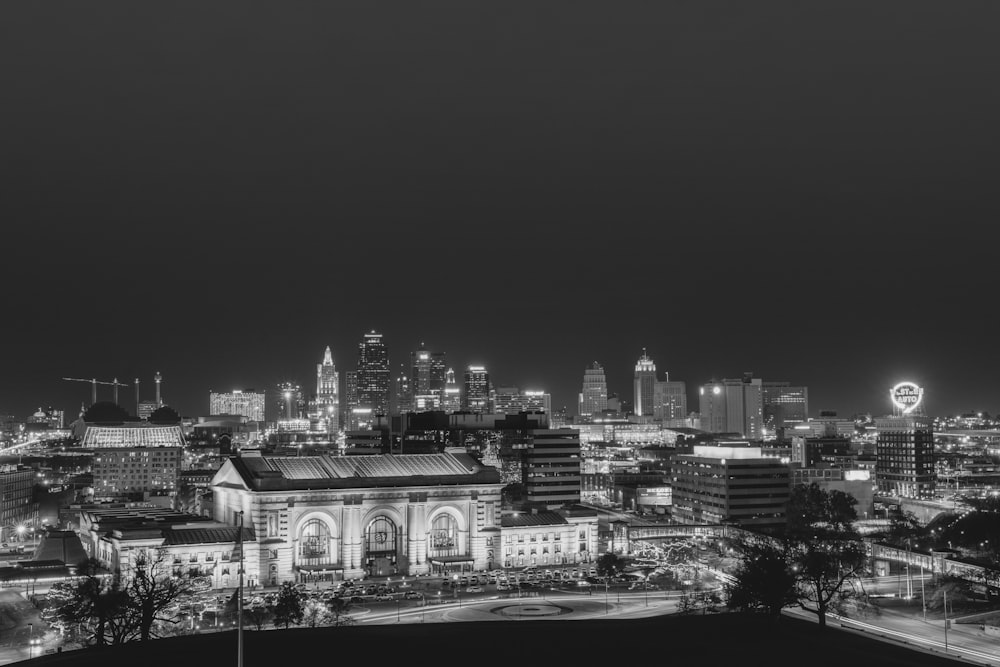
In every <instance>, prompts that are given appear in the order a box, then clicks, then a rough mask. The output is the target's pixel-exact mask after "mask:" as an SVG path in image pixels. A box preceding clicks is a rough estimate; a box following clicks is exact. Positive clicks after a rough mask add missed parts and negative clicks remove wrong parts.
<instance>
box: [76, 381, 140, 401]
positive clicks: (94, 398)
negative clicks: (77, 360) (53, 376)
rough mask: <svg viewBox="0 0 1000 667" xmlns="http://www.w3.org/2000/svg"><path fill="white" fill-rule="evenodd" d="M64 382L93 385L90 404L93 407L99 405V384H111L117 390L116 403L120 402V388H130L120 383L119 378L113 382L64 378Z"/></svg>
mask: <svg viewBox="0 0 1000 667" xmlns="http://www.w3.org/2000/svg"><path fill="white" fill-rule="evenodd" d="M63 380H67V381H69V382H89V383H90V385H91V392H90V404H91V405H93V404H94V403H97V385H99V384H110V385H111V386H113V387H114V388H115V403H117V402H118V387H127V386H128V385H127V384H125V383H124V382H119V381H118V378H115V379H114V380H112V381H111V382H105V381H104V380H97V379H95V378H92V379H90V380H87V379H84V378H63Z"/></svg>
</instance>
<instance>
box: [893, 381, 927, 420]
mask: <svg viewBox="0 0 1000 667" xmlns="http://www.w3.org/2000/svg"><path fill="white" fill-rule="evenodd" d="M889 398H891V399H892V404H893V405H895V406H896V407H897V408H899V409H900V411H902V413H903V414H904V415H908V414H910V413H911V412H913V411H914V410H916V409H917V406H918V405H920V401H921V400H923V398H924V388H923V387H920V386H918V385H917V384H916V383H915V382H900V383H899V384H897V385H896V386H895V387H893V388H892V389H891V390H889Z"/></svg>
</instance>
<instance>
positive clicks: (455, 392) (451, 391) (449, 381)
mask: <svg viewBox="0 0 1000 667" xmlns="http://www.w3.org/2000/svg"><path fill="white" fill-rule="evenodd" d="M441 409H442V410H444V411H445V412H458V411H459V410H461V409H462V389H461V387H459V386H458V382H456V381H455V371H454V369H451V368H449V369H448V370H447V371H445V381H444V391H443V392H442V398H441Z"/></svg>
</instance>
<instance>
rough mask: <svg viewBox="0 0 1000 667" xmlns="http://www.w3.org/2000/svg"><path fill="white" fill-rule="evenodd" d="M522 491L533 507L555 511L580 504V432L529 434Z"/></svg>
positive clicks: (552, 430) (534, 431)
mask: <svg viewBox="0 0 1000 667" xmlns="http://www.w3.org/2000/svg"><path fill="white" fill-rule="evenodd" d="M527 445H528V446H527V450H526V452H525V457H524V487H525V492H526V495H527V500H528V502H529V503H532V504H539V505H543V506H545V507H547V508H549V509H555V508H558V507H562V506H564V505H573V504H575V503H579V502H580V490H581V481H582V477H581V472H582V471H581V468H580V461H581V455H580V432H579V431H578V430H576V429H571V428H563V429H532V430H530V431H528V442H527Z"/></svg>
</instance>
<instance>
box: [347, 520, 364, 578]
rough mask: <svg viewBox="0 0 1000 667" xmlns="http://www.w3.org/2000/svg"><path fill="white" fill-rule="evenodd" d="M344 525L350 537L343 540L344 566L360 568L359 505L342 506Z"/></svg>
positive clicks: (360, 535)
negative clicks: (344, 546)
mask: <svg viewBox="0 0 1000 667" xmlns="http://www.w3.org/2000/svg"><path fill="white" fill-rule="evenodd" d="M344 527H345V528H346V529H347V530H348V534H349V535H350V538H349V539H348V540H345V541H344V542H345V545H346V548H345V558H344V567H345V568H346V569H350V570H360V569H361V567H362V557H361V542H362V538H363V536H362V534H361V506H360V505H347V506H345V507H344Z"/></svg>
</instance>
